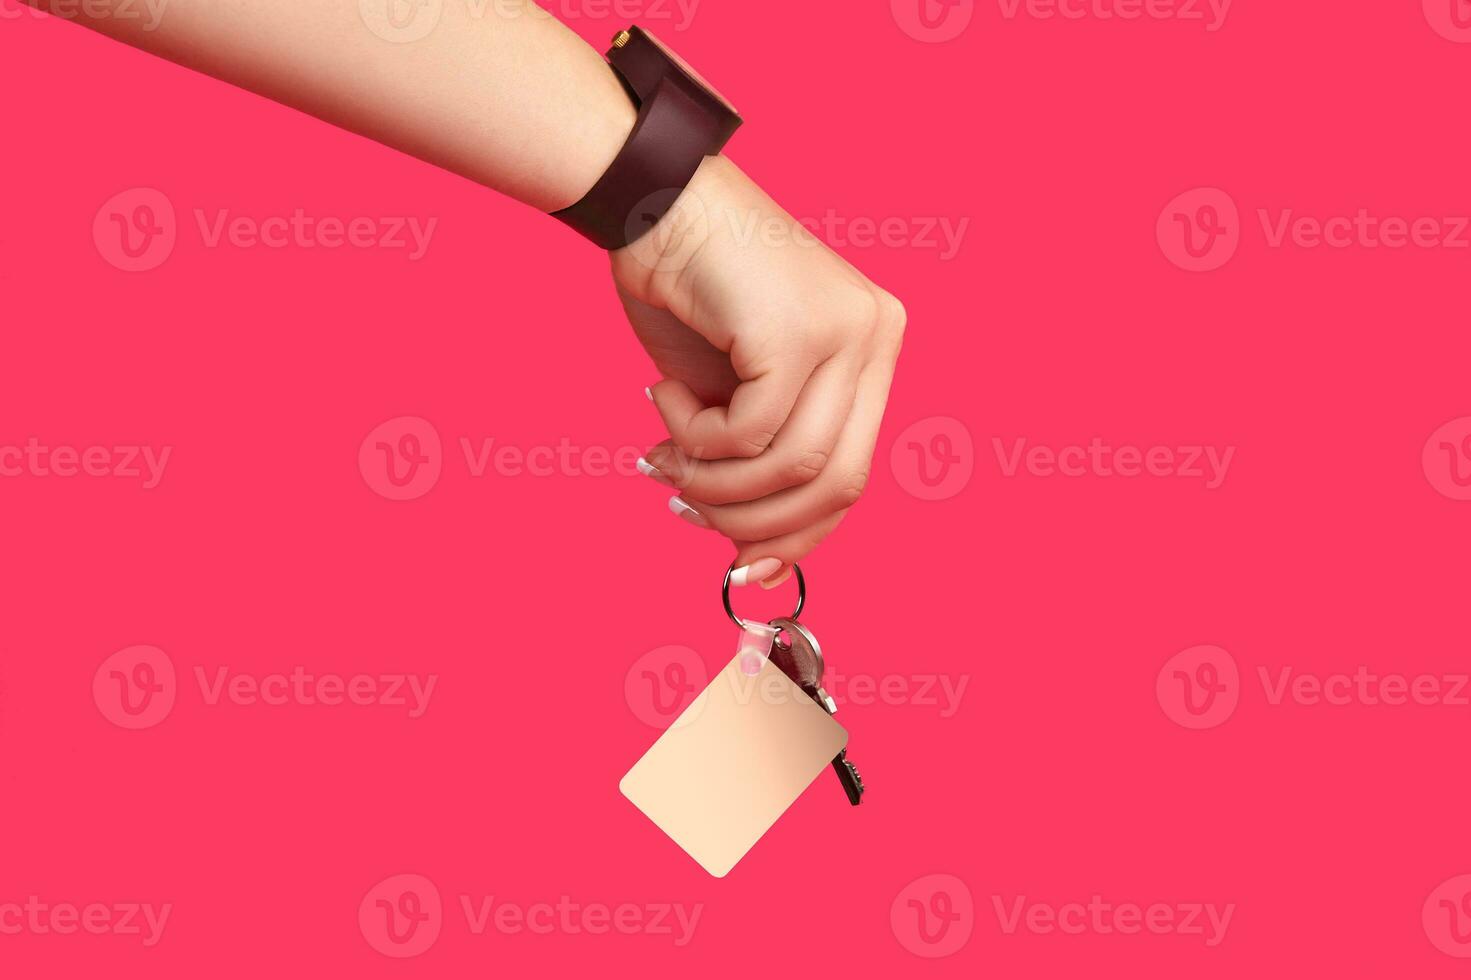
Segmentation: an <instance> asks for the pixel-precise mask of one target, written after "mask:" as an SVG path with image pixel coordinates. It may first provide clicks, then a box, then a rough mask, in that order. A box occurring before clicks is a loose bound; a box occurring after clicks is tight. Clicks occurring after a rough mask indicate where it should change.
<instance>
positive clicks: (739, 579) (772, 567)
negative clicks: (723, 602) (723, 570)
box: [730, 558, 781, 585]
mask: <svg viewBox="0 0 1471 980" xmlns="http://www.w3.org/2000/svg"><path fill="white" fill-rule="evenodd" d="M779 568H781V559H780V558H758V559H756V560H755V561H753V562H751V564H749V565H742V566H741V567H740V568H737V569H736V570H735V571H733V572H731V573H730V584H731V585H753V584H755V583H756V582H759V581H761V580H762V579H764V578H766V577H767V576H768V575H771V574H773V573H774V572H776V570H777V569H779Z"/></svg>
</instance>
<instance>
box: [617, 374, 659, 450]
mask: <svg viewBox="0 0 1471 980" xmlns="http://www.w3.org/2000/svg"><path fill="white" fill-rule="evenodd" d="M644 397H645V398H647V399H648V400H649V401H653V400H654V389H653V388H645V389H644ZM624 458H625V459H627V458H628V457H626V456H625V457H624Z"/></svg>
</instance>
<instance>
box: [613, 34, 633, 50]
mask: <svg viewBox="0 0 1471 980" xmlns="http://www.w3.org/2000/svg"><path fill="white" fill-rule="evenodd" d="M632 36H633V35H632V34H629V33H628V32H627V31H619V32H618V33H617V34H614V35H613V47H615V48H621V47H623V46H624V45H625V44H627V43H628V39H629V38H631V37H632Z"/></svg>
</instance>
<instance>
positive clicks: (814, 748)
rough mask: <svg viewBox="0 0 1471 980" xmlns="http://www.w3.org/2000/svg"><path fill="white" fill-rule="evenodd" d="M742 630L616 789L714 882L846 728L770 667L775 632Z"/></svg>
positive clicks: (828, 759)
mask: <svg viewBox="0 0 1471 980" xmlns="http://www.w3.org/2000/svg"><path fill="white" fill-rule="evenodd" d="M744 625H745V632H744V633H743V634H742V636H741V646H740V649H739V650H737V651H736V655H735V659H733V660H731V662H730V663H729V664H727V665H726V666H725V669H724V670H722V671H721V672H720V673H719V674H717V675H716V676H715V679H714V680H713V681H711V682H710V686H709V687H707V688H705V690H704V691H703V692H702V693H701V694H700V696H699V697H697V698H695V700H694V701H693V702H691V703H690V706H689V707H688V708H686V709H685V710H684V712H683V713H682V714H680V716H679V717H678V718H676V719H675V720H674V723H673V724H672V725H670V726H669V729H668V730H667V731H666V732H665V733H664V734H663V735H661V736H659V740H658V741H657V742H655V743H654V744H653V746H652V747H651V748H650V749H649V751H648V752H646V753H644V757H643V758H642V759H640V760H638V762H636V763H634V766H633V768H632V769H630V770H628V775H626V776H624V777H623V781H622V782H621V783H619V784H618V788H619V789H620V790H622V791H623V795H624V796H626V797H628V799H629V801H630V802H632V803H633V805H634V806H636V807H638V808H639V809H640V810H642V811H643V812H644V815H645V816H647V817H648V818H649V819H650V820H652V821H654V823H655V824H656V825H657V826H658V827H659V829H660V830H662V831H664V833H666V834H668V835H669V837H670V838H671V839H672V840H673V841H674V843H676V844H678V845H679V846H680V847H682V848H684V850H685V852H686V853H688V854H689V856H690V857H692V858H694V859H695V860H696V861H698V862H699V864H700V866H701V867H703V868H704V869H705V870H706V871H708V872H710V873H711V874H712V875H714V876H715V877H717V878H723V877H725V875H726V874H727V873H728V872H729V871H730V869H731V868H733V867H735V865H736V862H737V861H739V860H740V859H741V858H742V857H744V856H745V854H746V852H747V851H749V850H750V849H751V848H752V847H753V846H754V845H755V843H756V842H757V841H758V840H760V839H761V837H762V835H763V834H765V833H766V831H767V830H769V829H770V828H771V825H772V824H774V823H776V821H777V818H779V817H780V816H781V815H782V814H783V813H785V812H786V809H787V807H789V806H791V805H792V803H793V802H795V801H796V799H797V797H798V796H801V795H802V791H803V790H805V789H806V788H807V787H808V785H810V784H811V782H812V781H813V780H814V779H816V778H817V777H818V775H819V774H821V773H822V772H823V771H824V770H826V769H827V768H828V767H829V766H830V765H831V764H832V761H833V757H834V756H836V755H837V754H838V752H839V751H841V750H842V749H843V748H844V747H845V746H846V745H847V744H848V733H847V731H845V730H844V729H843V726H841V725H839V724H838V723H837V722H836V721H834V720H833V718H832V716H831V715H829V714H828V713H827V712H826V711H824V710H823V709H822V708H821V707H819V706H818V705H817V703H816V702H814V701H813V700H812V698H810V697H809V696H807V695H806V694H805V693H803V691H802V689H801V688H800V687H798V686H797V685H796V684H793V683H792V681H791V679H790V678H788V677H787V675H786V674H784V673H782V672H781V670H780V669H779V668H778V667H777V666H776V665H775V664H773V663H772V662H771V659H770V655H771V644H772V641H774V640H775V639H776V635H777V630H775V629H773V628H772V627H770V626H767V625H765V624H764V623H746V624H744Z"/></svg>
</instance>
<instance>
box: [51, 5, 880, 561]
mask: <svg viewBox="0 0 1471 980" xmlns="http://www.w3.org/2000/svg"><path fill="white" fill-rule="evenodd" d="M27 2H29V3H31V4H32V5H33V6H36V7H39V8H41V9H43V10H44V9H47V7H48V6H49V5H50V4H51V3H54V2H60V0H27ZM157 2H158V3H159V4H161V8H155V9H161V16H159V17H158V19H157V22H156V23H152V22H150V21H149V20H146V19H143V18H140V17H138V16H137V10H138V4H137V2H136V0H86V2H85V3H81V4H76V3H74V2H71V0H67V3H68V8H67V9H68V12H69V13H70V12H71V11H73V10H74V9H76V8H77V7H79V8H80V10H81V13H82V16H81V17H80V18H78V19H80V20H81V21H82V22H83V23H84V24H86V25H87V26H89V27H91V28H93V29H95V30H98V31H101V32H102V33H104V34H108V35H111V36H113V37H115V38H117V39H118V40H120V41H123V42H125V43H127V44H131V45H134V46H136V47H139V48H142V49H144V50H147V51H151V52H153V53H155V54H158V55H161V56H163V57H165V58H168V59H170V60H172V61H176V62H178V63H180V64H183V65H187V66H189V67H192V68H195V69H198V70H200V71H203V72H206V73H208V74H210V75H213V76H215V77H217V78H220V79H223V80H225V81H227V82H231V83H233V84H236V85H240V86H242V87H244V88H247V89H250V90H252V91H255V92H258V93H260V94H262V95H265V96H267V97H269V98H272V99H275V100H276V101H279V102H282V103H285V104H286V105H290V106H295V107H297V108H299V109H302V110H304V111H306V112H308V113H311V114H312V115H315V116H318V117H320V118H322V119H325V120H327V121H329V122H332V123H335V124H337V125H339V126H343V127H345V128H347V129H351V130H354V131H356V132H358V133H362V134H363V135H365V136H369V137H371V138H373V139H377V140H379V141H380V142H383V143H386V144H388V145H390V146H394V147H397V148H398V149H401V150H404V151H405V152H408V153H411V154H413V155H415V156H418V157H420V158H422V159H424V160H427V161H429V162H431V163H434V164H437V165H439V166H441V167H444V168H446V169H449V170H452V171H455V172H456V173H460V174H463V175H465V176H466V177H469V178H470V179H472V180H475V181H478V182H480V183H482V184H485V185H486V186H488V187H493V188H495V189H496V190H499V191H502V192H504V193H506V194H509V195H511V196H513V197H516V198H518V199H519V200H521V201H524V202H525V203H527V204H529V205H531V206H532V207H535V208H538V209H540V210H542V211H555V210H559V209H560V208H563V207H565V206H567V205H569V204H571V203H573V202H574V201H577V200H578V199H579V198H581V197H582V196H583V195H584V194H585V193H586V192H587V191H588V190H589V189H590V188H591V187H592V186H593V184H594V183H595V182H596V181H597V179H598V178H599V177H600V176H601V175H602V173H603V171H604V170H606V169H607V167H608V164H609V163H610V162H612V160H613V159H614V158H615V157H616V156H617V154H618V151H619V149H620V148H621V147H622V145H623V143H624V141H625V139H626V138H627V136H628V133H629V132H630V130H631V129H632V127H633V123H634V118H635V111H634V108H633V105H632V102H631V101H630V100H629V98H628V97H627V96H626V95H625V94H624V92H623V90H622V87H621V86H620V85H619V83H618V82H617V81H616V79H615V76H614V74H613V72H612V71H611V70H610V69H609V68H608V67H607V65H606V64H605V63H604V61H603V59H602V58H601V57H599V55H598V54H597V53H596V52H594V51H593V49H592V48H590V47H588V46H587V45H586V44H584V43H583V42H582V40H581V39H579V38H578V37H577V36H576V35H575V34H573V33H572V32H571V31H569V30H567V29H566V28H565V27H563V26H562V25H561V24H560V23H559V22H557V21H556V20H555V19H553V18H552V17H551V15H549V14H547V13H546V12H545V11H543V10H542V9H541V8H540V7H537V6H536V5H535V4H533V3H531V2H530V0H483V2H477V3H463V4H462V3H458V2H445V3H443V4H439V3H435V4H433V6H432V7H431V8H429V9H430V11H433V10H438V14H437V15H435V14H433V13H432V12H428V13H426V12H425V11H419V16H420V17H429V18H430V20H428V21H421V20H417V19H416V18H415V17H414V16H413V15H414V12H415V11H418V10H419V8H418V7H416V6H413V0H375V2H372V3H364V4H361V5H360V4H359V3H358V0H157ZM730 2H738V0H730ZM124 8H126V9H128V10H130V11H132V15H131V16H126V17H124V16H119V14H121V13H122V11H123V9H124ZM390 11H397V12H399V13H400V14H406V16H405V18H404V19H403V20H400V21H397V22H393V21H390V20H388V12H390ZM380 15H381V18H380ZM426 23H427V24H428V26H429V28H430V29H428V30H423V29H422V28H423V27H424V26H425V24H426ZM751 229H759V231H760V233H759V234H755V235H752V234H751ZM611 270H612V274H613V279H614V284H615V286H616V287H617V289H618V295H619V298H620V299H621V300H622V302H623V307H624V310H625V312H626V313H627V315H628V319H629V321H630V322H631V324H632V325H633V328H634V332H635V334H636V335H637V337H638V339H639V341H640V342H641V343H642V344H643V345H644V347H645V349H646V350H647V351H648V352H649V355H650V357H651V358H652V360H653V362H654V365H655V367H657V368H658V370H659V372H660V374H662V376H663V380H662V381H658V382H657V383H655V384H653V385H652V386H651V395H650V397H651V398H652V399H653V400H654V402H655V405H656V407H657V408H658V410H659V413H660V415H661V417H662V418H663V420H664V423H665V425H666V427H667V428H668V430H669V433H670V438H669V439H668V440H667V441H665V442H662V443H660V444H659V445H657V446H654V447H652V448H651V449H650V451H649V453H648V458H647V459H646V460H641V461H640V464H641V466H640V468H641V469H643V471H644V472H645V473H646V474H647V475H649V476H650V477H652V478H653V479H654V480H656V481H658V482H659V483H663V484H665V485H667V486H670V487H673V488H675V489H677V490H678V491H679V492H678V493H677V494H676V495H675V496H674V497H672V498H670V500H669V502H668V503H669V509H670V510H672V511H673V512H674V513H675V514H677V515H679V516H680V517H682V518H683V519H685V520H686V521H688V522H689V523H691V524H694V525H696V526H699V527H702V528H708V529H711V530H715V531H718V532H719V533H721V534H723V535H725V536H726V537H727V538H729V539H730V540H731V541H732V542H734V543H735V545H736V549H737V559H738V561H739V562H741V563H742V571H741V573H740V574H738V575H736V576H733V577H732V580H733V581H735V582H737V583H738V584H749V583H755V582H758V581H760V582H763V584H767V585H770V584H774V583H775V582H778V581H780V580H781V579H783V578H784V577H785V576H786V575H787V574H789V571H790V565H791V563H792V562H794V561H797V560H798V559H800V558H802V557H803V556H805V555H806V554H807V553H808V552H810V551H811V550H812V549H813V548H815V547H816V546H817V544H818V543H819V542H820V541H821V540H822V539H823V538H824V537H826V536H827V535H828V534H829V533H831V531H832V530H833V529H834V528H836V527H837V526H838V524H839V523H840V522H841V521H842V519H843V517H844V515H845V514H846V513H847V511H848V509H849V507H851V506H852V505H853V504H854V503H855V502H856V501H857V499H858V497H859V496H860V495H861V494H862V492H863V488H864V484H865V481H866V480H867V475H868V471H869V465H870V461H871V459H872V456H873V451H874V445H875V442H876V440H877V438H878V430H879V423H880V421H881V420H882V418H883V410H884V405H885V403H886V401H887V399H888V391H889V383H890V380H891V378H892V376H893V371H894V365H895V362H896V360H897V358H898V355H899V346H900V339H901V337H902V334H903V330H904V319H905V317H904V310H903V307H902V306H900V304H899V303H898V301H897V300H895V299H894V297H892V296H890V295H889V294H888V293H886V292H884V291H883V290H882V289H880V288H878V287H877V286H875V285H874V284H873V283H871V282H869V281H868V279H866V278H865V277H864V276H863V275H862V274H861V273H859V272H858V271H857V270H856V269H854V268H853V267H852V266H851V265H849V264H848V263H847V262H845V261H844V260H843V259H842V258H841V257H839V256H838V255H836V254H834V253H833V252H832V251H831V250H829V249H828V248H827V247H826V246H824V245H822V244H821V243H820V242H818V241H817V240H816V239H815V238H813V237H812V236H811V235H810V234H809V233H808V232H807V231H806V230H805V229H803V228H802V227H801V226H800V225H799V224H798V223H797V222H795V221H794V220H793V219H792V218H791V216H790V215H788V214H787V213H786V212H784V211H783V210H782V209H781V208H780V207H779V206H778V205H777V204H776V203H775V202H774V201H772V200H771V199H770V198H769V197H767V196H766V195H765V194H764V193H763V192H762V191H761V189H760V188H759V187H757V186H756V185H755V184H754V183H753V182H752V181H751V180H750V178H748V177H747V176H746V175H745V174H744V173H742V172H741V171H740V170H739V169H738V168H737V167H736V166H735V165H734V164H733V163H731V162H730V161H729V160H728V159H726V158H725V157H723V156H720V157H707V158H706V159H705V162H704V163H703V164H702V165H701V167H700V169H699V171H698V172H697V173H696V174H695V176H694V179H693V180H692V181H691V182H690V184H689V185H688V187H687V188H686V189H685V191H684V193H683V194H682V195H681V196H680V198H679V200H678V201H677V202H676V204H675V207H674V208H673V210H671V211H670V213H669V214H668V215H666V216H665V217H664V218H663V219H662V220H661V221H660V222H659V224H658V225H657V226H656V227H655V228H654V229H652V230H651V231H650V232H649V233H647V234H645V235H643V237H641V238H639V239H637V240H636V241H635V242H633V243H632V244H630V245H629V246H627V247H626V248H623V249H620V250H618V251H616V252H613V253H612V264H611ZM576 346H577V344H576V339H575V338H574V339H573V340H572V341H571V348H573V349H575V348H576ZM646 383H647V382H646V381H645V380H643V379H641V380H640V381H639V382H638V386H639V387H642V386H643V385H644V384H646ZM630 387H631V388H632V389H633V390H635V391H636V390H637V388H633V386H632V385H630Z"/></svg>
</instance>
